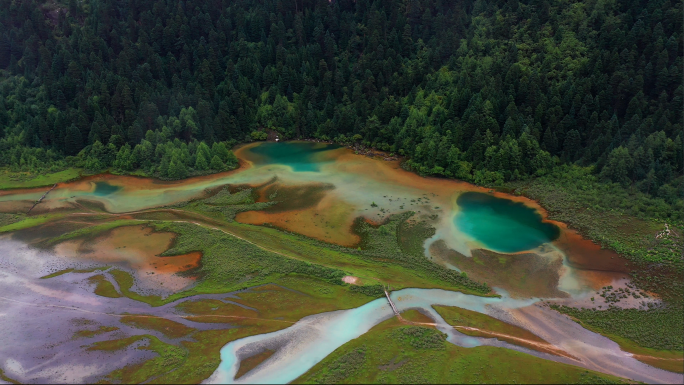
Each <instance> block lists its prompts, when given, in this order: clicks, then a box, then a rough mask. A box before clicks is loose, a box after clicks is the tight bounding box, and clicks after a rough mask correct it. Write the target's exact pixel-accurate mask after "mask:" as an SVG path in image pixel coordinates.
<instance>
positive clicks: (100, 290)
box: [88, 274, 122, 298]
mask: <svg viewBox="0 0 684 385" xmlns="http://www.w3.org/2000/svg"><path fill="white" fill-rule="evenodd" d="M88 282H90V283H91V284H94V285H95V291H94V292H95V294H96V295H99V296H102V297H109V298H120V297H122V295H121V293H119V292H118V291H116V288H115V287H114V285H112V283H111V282H109V281H108V280H107V278H105V276H104V275H101V274H98V275H94V276H92V277H90V278H88Z"/></svg>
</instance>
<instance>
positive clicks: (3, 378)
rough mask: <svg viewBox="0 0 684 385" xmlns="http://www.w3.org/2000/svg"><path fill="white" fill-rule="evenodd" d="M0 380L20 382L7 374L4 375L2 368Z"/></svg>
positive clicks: (12, 382)
mask: <svg viewBox="0 0 684 385" xmlns="http://www.w3.org/2000/svg"><path fill="white" fill-rule="evenodd" d="M0 380H3V381H6V382H9V383H10V384H21V382H19V381H16V380H14V379H12V378H9V377H7V376H6V375H5V372H4V371H3V370H2V369H0Z"/></svg>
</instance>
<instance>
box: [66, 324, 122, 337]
mask: <svg viewBox="0 0 684 385" xmlns="http://www.w3.org/2000/svg"><path fill="white" fill-rule="evenodd" d="M117 330H119V328H118V327H116V326H102V325H101V326H100V327H99V328H97V329H95V330H87V329H86V330H79V331H77V332H76V333H74V336H73V337H72V339H75V338H91V337H95V336H97V335H100V334H105V333H109V332H113V331H117Z"/></svg>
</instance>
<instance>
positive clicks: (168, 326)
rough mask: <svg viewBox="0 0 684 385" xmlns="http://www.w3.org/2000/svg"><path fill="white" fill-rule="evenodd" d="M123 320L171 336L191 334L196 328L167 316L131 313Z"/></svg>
mask: <svg viewBox="0 0 684 385" xmlns="http://www.w3.org/2000/svg"><path fill="white" fill-rule="evenodd" d="M121 322H122V323H124V324H126V325H131V326H134V327H136V328H139V329H145V330H156V331H158V332H160V333H162V334H163V335H165V336H167V337H169V338H181V337H185V336H187V335H189V334H190V333H192V332H193V331H195V329H193V328H191V327H187V326H185V325H183V324H181V323H178V322H175V321H171V320H168V319H166V318H161V317H155V316H146V315H130V316H125V317H122V318H121Z"/></svg>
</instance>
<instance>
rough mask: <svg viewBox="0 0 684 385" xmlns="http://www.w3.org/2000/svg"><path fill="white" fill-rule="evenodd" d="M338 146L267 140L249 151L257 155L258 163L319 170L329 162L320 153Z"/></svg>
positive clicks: (300, 170) (299, 169)
mask: <svg viewBox="0 0 684 385" xmlns="http://www.w3.org/2000/svg"><path fill="white" fill-rule="evenodd" d="M337 148H340V146H337V145H322V144H320V143H306V142H304V143H301V142H294V143H292V142H284V143H277V142H265V143H261V144H259V145H258V146H256V147H253V148H250V149H249V152H251V153H252V154H254V155H256V156H255V159H254V163H256V164H258V165H267V164H281V165H285V166H289V167H292V170H293V171H295V172H304V171H313V172H317V171H319V170H320V166H321V165H323V164H324V163H327V162H326V161H321V160H320V157H319V155H320V154H321V153H323V152H325V151H329V150H334V149H337Z"/></svg>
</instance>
